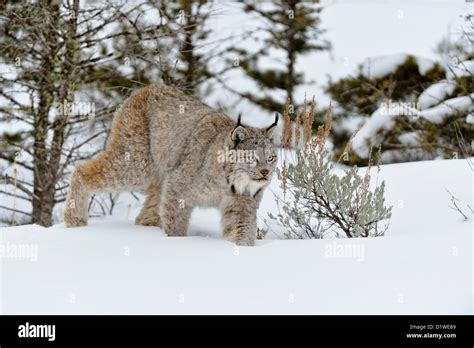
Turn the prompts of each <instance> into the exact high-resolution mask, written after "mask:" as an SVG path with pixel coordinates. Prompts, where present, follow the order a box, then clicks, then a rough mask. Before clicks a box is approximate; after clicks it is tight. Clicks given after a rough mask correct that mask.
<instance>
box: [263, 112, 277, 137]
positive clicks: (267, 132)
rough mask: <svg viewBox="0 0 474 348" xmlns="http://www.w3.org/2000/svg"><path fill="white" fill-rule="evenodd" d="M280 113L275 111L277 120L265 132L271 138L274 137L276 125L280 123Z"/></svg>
mask: <svg viewBox="0 0 474 348" xmlns="http://www.w3.org/2000/svg"><path fill="white" fill-rule="evenodd" d="M278 119H279V117H278V113H275V121H274V122H273V123H272V124H271V126H270V127H268V128H267V129H266V130H265V134H266V135H267V136H268V137H269V138H273V133H274V131H275V129H276V126H277V125H278Z"/></svg>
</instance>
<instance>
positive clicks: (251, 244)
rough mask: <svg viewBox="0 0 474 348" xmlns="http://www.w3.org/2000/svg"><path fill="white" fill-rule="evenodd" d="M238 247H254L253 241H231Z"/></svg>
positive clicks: (248, 239)
mask: <svg viewBox="0 0 474 348" xmlns="http://www.w3.org/2000/svg"><path fill="white" fill-rule="evenodd" d="M233 242H234V243H235V244H237V245H238V246H255V239H252V238H240V239H238V240H233Z"/></svg>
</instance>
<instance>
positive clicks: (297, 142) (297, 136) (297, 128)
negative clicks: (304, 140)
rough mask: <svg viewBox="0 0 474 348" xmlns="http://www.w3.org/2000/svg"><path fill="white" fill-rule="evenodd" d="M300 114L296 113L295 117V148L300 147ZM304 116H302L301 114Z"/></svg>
mask: <svg viewBox="0 0 474 348" xmlns="http://www.w3.org/2000/svg"><path fill="white" fill-rule="evenodd" d="M301 114H302V112H298V114H297V115H296V120H295V145H296V148H298V147H299V145H300V138H301ZM303 115H304V114H303Z"/></svg>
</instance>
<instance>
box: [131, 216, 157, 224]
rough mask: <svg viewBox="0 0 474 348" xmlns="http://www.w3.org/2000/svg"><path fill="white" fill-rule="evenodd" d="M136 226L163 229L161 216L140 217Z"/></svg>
mask: <svg viewBox="0 0 474 348" xmlns="http://www.w3.org/2000/svg"><path fill="white" fill-rule="evenodd" d="M135 225H140V226H156V227H161V219H160V217H159V216H140V215H138V216H137V218H136V219H135Z"/></svg>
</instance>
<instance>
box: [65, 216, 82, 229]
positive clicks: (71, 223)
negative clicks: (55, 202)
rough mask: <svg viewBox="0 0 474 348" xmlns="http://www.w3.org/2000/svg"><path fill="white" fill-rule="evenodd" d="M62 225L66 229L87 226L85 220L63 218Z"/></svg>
mask: <svg viewBox="0 0 474 348" xmlns="http://www.w3.org/2000/svg"><path fill="white" fill-rule="evenodd" d="M64 225H65V226H66V227H81V226H87V220H86V219H82V218H77V217H65V218H64Z"/></svg>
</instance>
